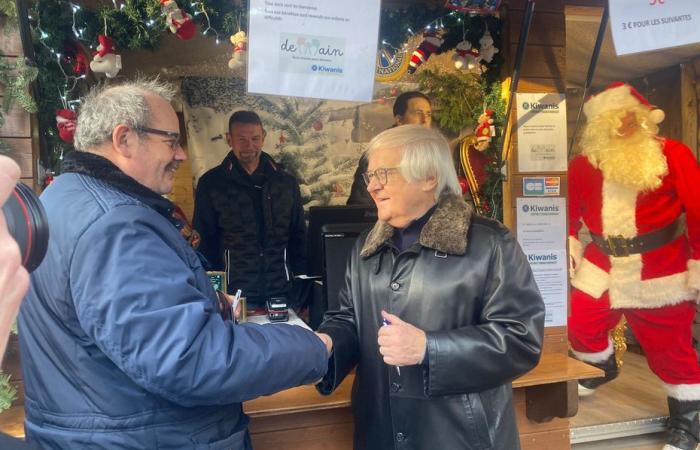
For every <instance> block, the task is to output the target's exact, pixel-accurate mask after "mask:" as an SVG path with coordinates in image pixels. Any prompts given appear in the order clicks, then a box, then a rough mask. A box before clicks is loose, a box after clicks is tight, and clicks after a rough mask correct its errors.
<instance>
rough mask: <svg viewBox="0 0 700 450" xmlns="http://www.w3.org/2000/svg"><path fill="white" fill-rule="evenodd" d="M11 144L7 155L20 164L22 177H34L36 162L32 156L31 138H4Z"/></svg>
mask: <svg viewBox="0 0 700 450" xmlns="http://www.w3.org/2000/svg"><path fill="white" fill-rule="evenodd" d="M3 141H5V142H6V143H7V144H8V145H9V146H10V153H9V154H8V155H7V156H9V157H10V158H12V159H14V160H15V162H16V163H17V164H18V165H19V168H20V170H21V175H20V176H21V177H22V178H34V162H33V157H32V140H31V139H29V138H3Z"/></svg>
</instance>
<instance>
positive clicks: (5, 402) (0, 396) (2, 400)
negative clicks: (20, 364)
mask: <svg viewBox="0 0 700 450" xmlns="http://www.w3.org/2000/svg"><path fill="white" fill-rule="evenodd" d="M16 398H17V389H16V388H15V387H14V386H13V385H12V384H11V383H10V375H8V374H5V373H2V372H0V412H2V411H5V410H6V409H9V408H10V406H12V402H13V401H15V399H16Z"/></svg>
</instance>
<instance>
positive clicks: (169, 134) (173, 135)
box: [134, 127, 180, 152]
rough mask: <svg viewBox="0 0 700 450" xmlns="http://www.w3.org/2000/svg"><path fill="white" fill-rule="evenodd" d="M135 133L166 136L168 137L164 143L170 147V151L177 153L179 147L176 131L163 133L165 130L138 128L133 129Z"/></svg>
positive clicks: (178, 137)
mask: <svg viewBox="0 0 700 450" xmlns="http://www.w3.org/2000/svg"><path fill="white" fill-rule="evenodd" d="M134 129H135V130H136V131H140V132H142V133H150V134H157V135H158V136H166V137H169V138H170V139H168V140H167V141H165V142H166V143H168V144H169V145H170V149H171V150H172V151H174V152H175V151H177V149H178V148H179V147H180V133H178V132H176V131H165V130H159V129H157V128H148V127H138V128H134Z"/></svg>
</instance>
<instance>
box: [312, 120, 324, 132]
mask: <svg viewBox="0 0 700 450" xmlns="http://www.w3.org/2000/svg"><path fill="white" fill-rule="evenodd" d="M312 126H313V127H314V130H316V131H321V130H323V122H321V121H320V120H317V121H315V122H314V124H313V125H312Z"/></svg>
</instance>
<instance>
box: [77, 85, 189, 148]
mask: <svg viewBox="0 0 700 450" xmlns="http://www.w3.org/2000/svg"><path fill="white" fill-rule="evenodd" d="M148 95H156V96H159V97H162V98H163V99H164V100H165V101H168V102H169V101H171V100H172V99H173V97H174V96H175V89H174V88H173V86H172V85H170V84H168V83H165V82H162V81H160V80H159V79H158V78H153V79H136V80H133V81H127V82H124V83H122V84H119V85H116V86H114V85H112V86H109V85H104V84H103V85H100V86H97V87H95V88H94V89H92V90H91V91H90V92H89V93H88V94H87V95H86V96H85V98H84V99H83V101H82V106H81V108H80V114H79V115H78V123H77V125H76V129H75V141H74V145H75V148H76V149H78V150H81V151H88V150H89V149H91V148H94V147H97V146H99V145H102V144H104V143H105V142H108V141H110V140H111V139H112V131H113V130H114V128H116V127H117V125H120V124H123V125H127V126H128V127H129V128H132V129H136V128H140V127H148V125H149V123H150V120H151V111H150V109H149V107H148V102H147V101H146V97H147V96H148Z"/></svg>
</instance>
